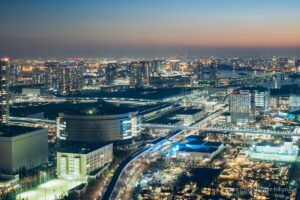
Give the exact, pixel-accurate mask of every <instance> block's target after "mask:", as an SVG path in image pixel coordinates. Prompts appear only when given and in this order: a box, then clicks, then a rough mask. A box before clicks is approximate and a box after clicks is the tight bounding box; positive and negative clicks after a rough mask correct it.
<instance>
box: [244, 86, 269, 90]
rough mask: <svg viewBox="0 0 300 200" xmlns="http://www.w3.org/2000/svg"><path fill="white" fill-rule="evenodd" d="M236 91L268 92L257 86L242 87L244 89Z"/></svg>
mask: <svg viewBox="0 0 300 200" xmlns="http://www.w3.org/2000/svg"><path fill="white" fill-rule="evenodd" d="M238 90H250V91H254V90H256V91H268V89H267V88H264V87H262V86H258V85H255V86H244V87H241V88H240V89H238Z"/></svg>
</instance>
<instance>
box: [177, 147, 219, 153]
mask: <svg viewBox="0 0 300 200" xmlns="http://www.w3.org/2000/svg"><path fill="white" fill-rule="evenodd" d="M217 149H218V148H217V147H202V148H198V149H191V148H181V149H180V150H179V151H184V152H199V153H213V152H215V151H216V150H217Z"/></svg>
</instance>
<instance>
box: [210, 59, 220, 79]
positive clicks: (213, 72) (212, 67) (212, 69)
mask: <svg viewBox="0 0 300 200" xmlns="http://www.w3.org/2000/svg"><path fill="white" fill-rule="evenodd" d="M217 67H218V65H217V63H216V62H212V63H211V65H210V68H209V80H211V81H215V80H216V79H217Z"/></svg>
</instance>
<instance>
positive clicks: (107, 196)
mask: <svg viewBox="0 0 300 200" xmlns="http://www.w3.org/2000/svg"><path fill="white" fill-rule="evenodd" d="M179 132H181V130H178V131H173V132H171V133H170V134H168V135H166V136H164V137H161V138H159V139H156V140H155V141H153V142H152V143H151V145H150V146H147V147H143V148H141V149H139V150H138V151H137V152H135V153H134V154H132V155H131V156H129V157H128V158H126V159H125V160H124V161H123V162H121V164H120V165H119V167H118V168H117V170H116V171H115V173H114V175H113V177H112V179H111V181H110V183H109V185H108V186H107V189H106V191H105V193H104V195H103V196H102V199H103V200H108V199H110V197H111V195H112V193H113V190H114V188H115V186H116V184H117V182H118V179H119V176H120V175H121V173H122V171H123V170H124V168H125V167H126V166H127V164H129V163H130V162H131V161H133V160H134V159H136V158H137V157H139V156H140V155H142V154H143V153H144V152H146V151H148V150H151V149H152V148H154V147H156V146H157V145H159V144H160V143H161V142H163V141H165V140H167V139H169V138H171V137H173V136H174V135H176V134H178V133H179Z"/></svg>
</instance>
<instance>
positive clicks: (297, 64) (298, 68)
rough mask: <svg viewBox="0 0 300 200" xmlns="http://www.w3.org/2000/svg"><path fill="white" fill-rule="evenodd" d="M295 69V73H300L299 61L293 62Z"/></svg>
mask: <svg viewBox="0 0 300 200" xmlns="http://www.w3.org/2000/svg"><path fill="white" fill-rule="evenodd" d="M295 68H296V71H297V72H300V59H296V61H295Z"/></svg>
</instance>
